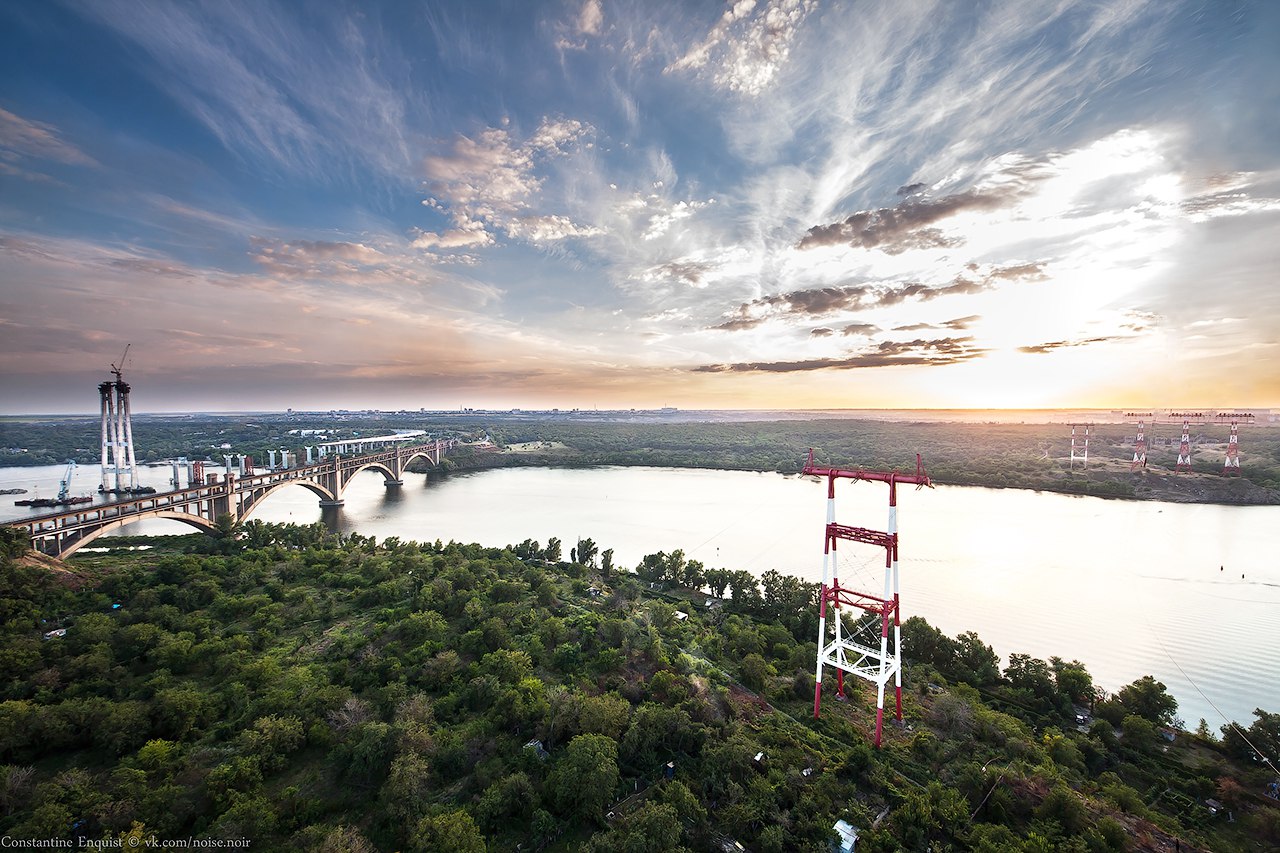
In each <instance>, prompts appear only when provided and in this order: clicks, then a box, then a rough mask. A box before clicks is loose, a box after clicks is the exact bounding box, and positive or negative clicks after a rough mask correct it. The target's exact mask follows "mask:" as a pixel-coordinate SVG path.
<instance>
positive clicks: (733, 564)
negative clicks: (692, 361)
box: [0, 466, 1280, 731]
mask: <svg viewBox="0 0 1280 853" xmlns="http://www.w3.org/2000/svg"><path fill="white" fill-rule="evenodd" d="M61 476H62V468H61V467H60V466H48V467H43V468H4V469H0V488H13V487H24V488H28V489H32V488H36V487H38V488H39V491H40V494H42V495H50V494H54V493H56V491H57V482H58V479H59V478H60V477H61ZM168 476H169V469H168V468H148V469H143V471H142V481H143V482H144V483H146V484H149V485H154V486H156V487H157V488H160V489H162V490H163V489H164V488H165V486H166V481H167V478H168ZM96 482H97V480H96V472H95V471H94V469H80V470H77V472H76V477H75V479H74V480H73V488H72V493H73V494H78V493H84V492H89V491H91V490H92V488H94V487H95V484H96ZM26 496H27V497H30V496H31V495H30V494H28V495H26ZM16 497H22V496H20V495H19V496H9V495H6V496H3V497H2V498H0V520H9V519H13V518H19V517H21V516H22V515H23V514H24V513H23V512H22V510H23V508H21V507H14V506H13V503H12V501H13V500H14V499H15V498H16ZM343 497H344V499H345V501H346V504H345V506H343V507H342V508H340V509H338V510H329V511H328V512H329V515H327V516H324V519H325V520H326V521H327V522H329V523H330V524H332V525H335V526H336V527H337V528H338V529H341V530H344V531H358V532H360V533H362V534H365V535H372V536H377V537H378V538H379V539H383V538H386V537H388V536H398V537H400V538H401V539H406V540H407V539H415V540H419V541H430V540H435V539H443V540H445V541H448V540H450V539H452V540H456V541H460V542H480V543H482V544H484V545H493V546H502V545H506V544H511V543H517V542H520V541H522V540H524V539H526V538H528V539H537V540H539V541H540V542H542V543H544V544H545V543H546V541H547V539H548V538H550V537H552V536H556V537H559V538H560V539H561V540H562V541H563V542H564V549H565V553H566V555H567V553H568V549H569V547H570V546H571V545H572V544H573V543H574V542H576V540H577V539H578V538H579V537H590V538H592V539H594V540H595V542H596V543H597V544H598V546H599V547H600V549H601V550H604V549H606V548H612V549H614V554H615V563H616V564H617V565H619V566H623V567H634V566H635V565H636V564H637V563H638V562H639V561H640V558H641V557H643V556H644V555H645V554H647V553H650V552H654V551H658V550H665V551H671V550H674V549H676V548H680V549H683V550H684V552H685V554H686V555H687V556H688V557H690V558H693V559H697V560H701V561H702V562H703V563H705V564H706V565H707V566H708V567H723V568H729V569H746V570H748V571H751V572H752V573H754V574H757V575H759V574H761V573H763V572H765V571H767V570H769V569H776V570H777V571H780V572H789V573H792V574H795V575H798V576H800V577H803V578H805V579H806V580H810V581H818V580H819V579H820V578H821V572H822V556H821V553H822V532H823V523H824V518H825V497H826V489H825V484H823V483H819V482H818V481H817V480H815V479H812V478H805V477H800V476H785V475H780V474H757V473H749V472H741V471H713V470H699V469H667V468H592V469H555V468H507V469H497V470H489V471H483V472H475V473H470V474H461V475H453V476H451V477H447V478H444V477H440V478H436V477H433V478H431V479H430V481H428V480H427V479H426V478H425V477H424V476H423V475H413V474H407V475H405V484H404V485H403V486H402V487H399V488H397V489H387V488H386V487H385V486H384V485H383V481H382V477H381V475H379V474H376V473H373V472H364V473H362V474H360V475H359V476H357V477H356V479H355V480H354V481H353V482H352V483H351V484H350V485H349V486H348V488H347V491H346V492H345V494H344V495H343ZM887 502H888V489H887V487H886V486H885V485H884V484H881V483H848V482H841V483H839V484H838V485H837V493H836V520H837V521H839V522H841V523H844V524H851V525H854V526H859V527H870V528H875V529H883V528H884V525H885V521H886V516H887ZM898 502H899V526H900V533H901V566H902V585H903V589H902V606H903V613H904V616H910V615H915V614H918V615H920V616H923V617H924V618H926V619H928V620H929V622H930V623H932V624H933V625H935V626H936V627H938V628H940V629H941V630H942V631H944V632H946V633H947V634H949V635H951V636H955V635H956V634H958V633H960V632H962V631H968V630H972V631H976V632H977V633H978V634H979V635H980V636H981V637H982V639H983V640H984V641H986V642H987V643H990V644H991V645H992V646H993V647H994V648H995V650H996V651H997V652H998V653H999V654H1000V655H1001V656H1002V657H1004V658H1006V659H1007V656H1008V655H1009V654H1010V653H1013V652H1023V653H1027V654H1031V655H1033V656H1035V657H1040V658H1044V659H1048V658H1049V657H1050V656H1051V655H1058V656H1060V657H1063V658H1066V659H1068V660H1070V659H1078V660H1080V661H1082V662H1083V663H1085V664H1086V666H1087V667H1088V669H1089V671H1090V672H1091V673H1092V674H1093V677H1094V680H1095V682H1096V683H1098V684H1099V685H1100V686H1102V687H1103V688H1105V689H1107V690H1109V691H1114V690H1116V689H1118V688H1120V687H1121V686H1123V685H1125V684H1127V683H1129V682H1130V681H1133V680H1134V679H1136V678H1138V677H1140V676H1142V675H1147V674H1150V675H1154V676H1155V677H1156V678H1157V679H1158V680H1160V681H1162V682H1164V683H1165V685H1167V686H1168V688H1169V690H1170V692H1171V693H1172V694H1173V695H1174V696H1175V697H1177V699H1178V705H1179V711H1178V713H1179V716H1181V717H1182V718H1183V719H1184V720H1186V721H1187V724H1188V726H1189V727H1194V726H1195V724H1196V721H1197V720H1198V719H1199V718H1201V717H1204V718H1205V719H1206V720H1208V721H1209V724H1210V726H1211V727H1212V728H1213V729H1214V730H1215V731H1216V730H1217V727H1218V726H1219V725H1221V724H1222V723H1223V722H1224V717H1225V718H1227V719H1234V720H1237V721H1239V722H1242V723H1245V724H1248V723H1250V722H1251V721H1252V720H1253V715H1252V712H1253V709H1254V708H1256V707H1261V708H1263V709H1264V710H1268V711H1280V653H1278V652H1280V562H1278V561H1277V559H1276V555H1277V553H1278V552H1280V548H1278V547H1277V546H1278V545H1280V507H1229V506H1217V505H1199V504H1170V503H1157V502H1143V501H1118V500H1103V499H1099V498H1090V497H1080V496H1069V495H1059V494H1052V493H1042V492H1029V491H1020V490H1012V489H1010V490H1000V489H983V488H973V487H959V486H940V487H937V488H935V489H924V490H920V491H916V490H914V489H912V488H910V487H908V488H904V489H901V490H900V492H899V501H898ZM252 517H256V518H261V519H262V520H264V521H274V522H297V523H303V524H305V523H310V522H313V521H317V520H321V519H322V515H321V510H320V508H319V507H318V505H317V501H316V497H315V496H314V495H313V494H312V493H311V492H308V491H306V490H305V489H303V488H301V487H294V488H288V489H285V490H283V491H281V492H279V493H277V494H275V495H273V496H272V497H270V498H268V499H267V500H266V501H264V502H263V504H262V505H261V506H260V508H259V509H258V510H257V511H256V512H255V514H254V516H252ZM189 530H190V528H187V527H185V526H184V525H182V524H180V523H178V522H167V521H151V522H143V523H140V524H137V525H131V526H129V527H126V528H122V529H121V531H120V532H122V533H126V534H127V533H165V532H188V531H189ZM849 544H850V543H844V544H842V545H841V560H842V562H841V572H840V575H841V578H842V580H844V581H845V582H846V585H849V584H850V583H852V584H853V585H855V586H858V587H862V588H864V589H866V590H868V591H872V592H875V591H877V590H879V589H880V588H881V584H882V578H883V569H882V565H883V551H880V552H879V553H876V552H875V549H871V548H868V547H866V546H864V550H862V551H858V550H855V549H850V548H848V545H849ZM906 654H907V658H908V660H909V659H910V650H909V649H907V650H906ZM1215 706H1216V708H1217V709H1218V710H1215ZM1219 711H1220V712H1221V713H1219Z"/></svg>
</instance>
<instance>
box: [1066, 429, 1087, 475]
mask: <svg viewBox="0 0 1280 853" xmlns="http://www.w3.org/2000/svg"><path fill="white" fill-rule="evenodd" d="M1077 426H1081V425H1080V424H1072V425H1071V462H1070V464H1069V465H1068V467H1069V468H1074V467H1075V464H1076V460H1077V459H1079V460H1080V462H1081V467H1082V468H1088V467H1089V426H1090V425H1089V424H1083V426H1084V437H1083V439H1082V440H1078V439H1077V438H1076V427H1077Z"/></svg>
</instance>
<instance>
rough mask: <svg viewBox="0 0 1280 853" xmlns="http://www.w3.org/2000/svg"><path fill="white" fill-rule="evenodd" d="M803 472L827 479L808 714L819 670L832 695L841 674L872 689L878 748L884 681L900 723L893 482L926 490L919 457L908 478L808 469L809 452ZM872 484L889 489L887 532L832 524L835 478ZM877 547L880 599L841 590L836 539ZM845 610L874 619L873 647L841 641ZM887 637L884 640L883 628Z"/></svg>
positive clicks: (818, 695)
mask: <svg viewBox="0 0 1280 853" xmlns="http://www.w3.org/2000/svg"><path fill="white" fill-rule="evenodd" d="M803 473H805V474H810V475H814V476H819V477H826V478H827V522H826V526H825V528H824V544H823V554H822V586H821V587H820V598H819V605H818V606H819V610H818V655H817V658H818V660H817V672H816V674H815V682H816V683H815V684H814V691H813V715H814V716H815V717H817V716H818V714H819V713H820V711H821V707H822V676H823V671H824V669H825V667H827V666H831V667H833V668H834V669H835V670H836V684H837V696H838V697H840V698H843V696H844V674H845V673H846V672H847V673H849V674H850V675H853V676H855V677H858V678H862V679H865V680H867V681H870V682H872V683H873V684H875V685H876V734H875V743H876V746H877V747H879V746H880V743H881V739H882V731H883V725H884V694H885V689H886V687H887V685H888V682H889V680H890V679H893V682H894V694H895V710H896V716H897V718H898V719H899V720H900V719H902V655H901V651H902V621H901V607H900V603H901V592H900V590H901V586H900V582H899V572H898V491H897V485H898V483H910V484H913V485H915V486H917V487H923V486H932V485H933V484H932V482H930V480H929V476H928V475H927V474H925V472H924V467H923V465H922V464H921V460H920V457H919V456H918V455H917V457H916V471H915V473H914V474H909V473H902V472H897V471H889V472H885V471H866V470H861V469H840V468H825V467H820V466H816V465H814V464H813V451H812V450H811V451H809V460H808V463H807V464H806V465H805V467H804V471H803ZM840 478H844V479H851V480H855V481H857V480H872V481H879V482H884V483H888V485H889V529H888V531H885V532H881V531H877V530H869V529H867V528H863V527H851V526H848V525H841V524H837V523H836V521H835V482H836V480H837V479H840ZM841 539H843V540H846V541H850V542H858V543H862V544H869V545H875V546H879V547H882V548H884V549H885V574H884V590H883V593H882V594H881V595H873V594H871V593H868V592H863V591H859V590H855V589H852V588H851V587H845V586H842V585H841V583H840V579H839V568H838V564H837V543H838V542H839V541H840V540H841ZM828 607H830V608H831V610H832V620H831V622H832V628H833V630H832V632H831V639H830V641H829V640H828V631H827V610H828ZM846 607H853V608H857V609H860V610H862V611H864V612H866V613H872V614H875V615H877V616H878V617H879V621H880V642H879V647H878V648H874V647H872V646H870V645H864V644H862V643H859V642H857V641H856V640H855V639H850V638H846V637H845V636H844V626H843V624H842V620H841V611H842V610H843V609H844V608H846ZM891 619H892V622H893V633H892V641H891V640H890V632H889V623H890V620H891Z"/></svg>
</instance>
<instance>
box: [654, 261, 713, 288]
mask: <svg viewBox="0 0 1280 853" xmlns="http://www.w3.org/2000/svg"><path fill="white" fill-rule="evenodd" d="M714 269H716V265H715V264H713V263H710V262H708V261H692V260H679V261H669V262H667V263H665V264H661V265H659V266H657V267H654V268H652V269H651V270H649V271H648V272H647V273H646V276H647V277H648V278H649V279H650V280H655V279H671V280H675V281H683V282H685V283H686V284H691V285H693V286H694V287H699V286H701V285H702V284H703V279H704V278H705V277H706V275H707V273H709V272H711V271H712V270H714Z"/></svg>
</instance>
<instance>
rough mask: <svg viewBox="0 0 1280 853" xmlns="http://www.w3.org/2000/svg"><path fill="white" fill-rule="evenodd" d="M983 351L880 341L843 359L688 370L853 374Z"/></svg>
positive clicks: (944, 342) (955, 343) (932, 363)
mask: <svg viewBox="0 0 1280 853" xmlns="http://www.w3.org/2000/svg"><path fill="white" fill-rule="evenodd" d="M985 352H986V350H985V349H982V348H979V347H975V346H973V338H972V337H963V338H939V339H937V340H923V339H916V340H913V341H882V342H881V343H879V344H877V345H876V346H874V347H870V348H868V349H864V350H862V351H860V352H856V353H854V354H852V355H848V356H845V357H843V358H814V359H808V360H805V361H752V362H737V363H732V364H706V365H701V366H699V367H694V368H691V369H692V370H693V372H695V373H800V372H809V371H814V370H857V369H862V368H869V367H895V366H896V367H905V366H917V367H936V366H942V365H948V364H958V363H960V362H962V361H969V360H971V359H975V358H980V357H981V356H982V355H983V354H984V353H985Z"/></svg>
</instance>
